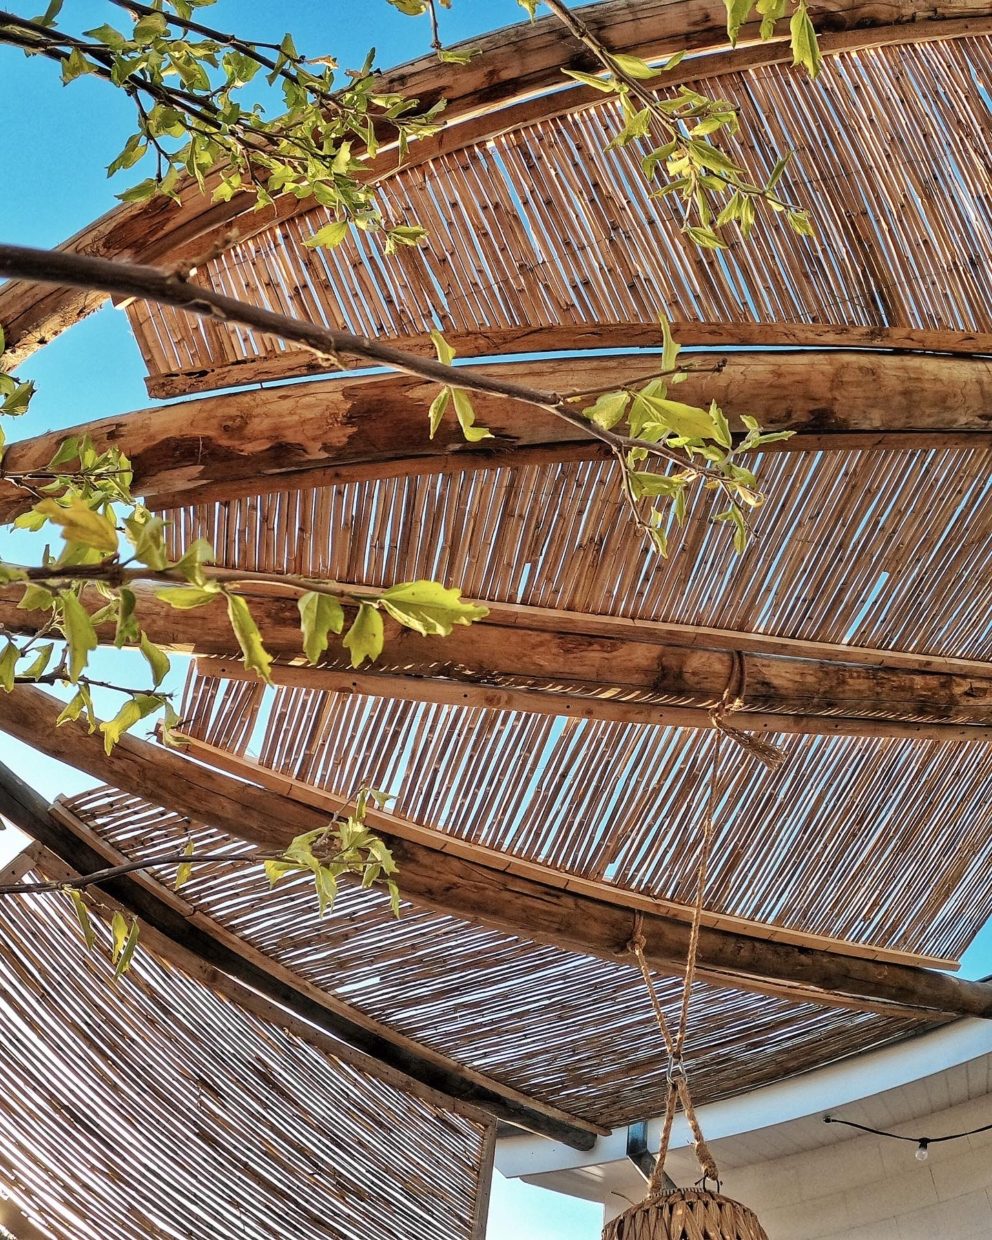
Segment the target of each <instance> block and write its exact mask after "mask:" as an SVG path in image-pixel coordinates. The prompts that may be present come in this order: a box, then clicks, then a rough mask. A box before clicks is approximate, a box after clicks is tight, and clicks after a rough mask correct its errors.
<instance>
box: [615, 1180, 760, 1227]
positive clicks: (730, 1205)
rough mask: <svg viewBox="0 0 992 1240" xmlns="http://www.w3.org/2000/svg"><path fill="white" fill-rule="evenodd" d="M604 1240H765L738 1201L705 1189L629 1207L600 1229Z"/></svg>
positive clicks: (653, 1198)
mask: <svg viewBox="0 0 992 1240" xmlns="http://www.w3.org/2000/svg"><path fill="white" fill-rule="evenodd" d="M603 1240H768V1236H767V1235H766V1234H765V1229H764V1228H763V1227H762V1226H761V1224H760V1223H759V1222H758V1219H757V1216H756V1215H755V1214H754V1213H753V1212H752V1211H751V1210H749V1209H748V1208H747V1206H742V1205H741V1203H740V1202H739V1201H734V1200H732V1199H731V1198H730V1197H724V1196H722V1195H721V1194H720V1193H714V1192H710V1191H709V1189H705V1188H677V1189H675V1190H674V1191H673V1192H670V1193H660V1194H658V1195H655V1196H651V1197H648V1198H646V1199H645V1200H644V1201H642V1202H640V1204H639V1205H636V1206H631V1208H630V1209H629V1210H625V1211H624V1213H623V1214H620V1215H618V1216H617V1217H616V1218H615V1219H613V1220H612V1221H611V1222H609V1223H607V1224H606V1226H605V1228H604V1229H603Z"/></svg>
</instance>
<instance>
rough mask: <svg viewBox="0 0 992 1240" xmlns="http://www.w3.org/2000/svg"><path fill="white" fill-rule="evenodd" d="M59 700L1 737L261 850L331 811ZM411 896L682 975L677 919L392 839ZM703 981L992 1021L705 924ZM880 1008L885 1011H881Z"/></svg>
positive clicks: (45, 700)
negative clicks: (70, 716) (102, 728)
mask: <svg viewBox="0 0 992 1240" xmlns="http://www.w3.org/2000/svg"><path fill="white" fill-rule="evenodd" d="M60 709H61V703H60V702H58V701H56V700H55V699H53V698H51V697H49V696H48V695H47V694H45V693H42V692H41V691H40V690H37V689H30V688H25V687H23V686H21V687H17V688H15V689H14V690H13V692H11V693H6V694H0V730H3V731H5V732H7V733H8V734H9V735H11V736H14V737H16V738H17V739H19V740H23V741H25V742H26V743H27V744H30V745H33V746H34V747H35V748H36V749H39V750H40V751H41V752H43V753H47V754H49V755H50V756H51V757H55V758H58V759H60V760H61V761H64V762H68V763H69V764H70V765H72V766H75V767H77V768H78V769H80V770H85V771H87V772H88V773H89V774H91V775H94V776H96V777H97V778H100V779H103V780H105V781H106V782H108V783H110V784H112V785H113V786H115V787H117V788H121V789H123V790H124V791H128V792H134V793H137V794H138V795H139V796H143V797H146V798H148V799H149V800H152V801H154V802H155V803H156V804H159V805H162V806H163V807H166V808H168V809H171V810H173V811H174V812H176V813H180V814H184V815H187V816H189V817H191V818H193V819H194V820H196V821H200V822H204V823H206V824H208V825H212V826H214V827H217V828H218V829H220V830H223V831H226V832H228V833H229V834H231V835H234V836H237V837H238V838H240V839H244V840H248V841H250V842H252V843H257V844H259V845H261V846H262V847H265V848H280V847H285V846H286V844H287V843H288V842H289V840H290V839H291V838H293V837H294V836H295V835H297V834H299V833H300V832H302V831H308V830H314V829H316V828H317V827H319V826H321V825H323V824H324V823H326V820H327V815H326V814H325V813H321V812H320V811H318V810H315V809H312V808H310V807H309V806H305V805H302V804H300V803H299V802H296V801H294V800H292V799H290V798H288V797H283V796H278V795H276V794H275V793H272V792H270V791H268V790H267V789H265V788H260V787H257V786H255V785H251V784H246V783H244V782H242V781H238V780H235V779H233V778H231V776H229V775H225V774H223V772H220V771H217V770H214V769H211V768H208V767H205V766H201V765H198V764H197V763H194V762H191V761H190V760H189V759H188V758H183V757H180V756H179V755H177V754H174V753H171V752H168V751H167V750H164V749H161V748H159V747H157V746H154V745H150V744H148V743H147V742H144V741H140V740H137V739H135V738H133V737H130V736H127V737H125V738H124V739H123V740H122V742H121V743H120V744H119V745H118V746H117V747H116V748H115V749H114V752H113V754H112V755H110V756H108V755H107V754H106V753H105V752H104V749H103V745H102V743H101V740H100V738H99V736H96V735H90V734H89V733H88V732H87V731H86V729H85V728H84V727H81V726H79V725H78V724H76V723H72V724H67V725H65V726H63V727H61V728H56V727H55V719H56V717H57V715H58V713H59V710H60ZM389 843H390V846H391V847H392V848H393V849H394V851H395V855H396V857H397V860H398V862H399V865H400V874H401V879H400V881H401V884H402V890H403V894H404V896H405V897H406V898H408V899H410V900H412V901H414V902H416V903H419V904H423V905H425V906H426V907H428V908H434V909H438V910H440V911H443V912H446V913H449V914H451V915H452V916H455V917H461V918H464V919H465V920H467V921H471V922H478V923H481V924H484V925H488V926H492V927H493V928H494V929H497V930H500V931H503V932H505V933H509V934H516V935H521V936H523V937H526V938H528V939H532V940H534V941H535V942H541V943H548V944H552V945H554V946H557V947H562V948H565V949H567V950H569V951H575V952H580V953H584V954H588V955H592V956H599V957H603V958H605V959H611V960H615V959H618V958H622V959H626V958H627V957H628V944H629V942H630V940H631V937H632V935H633V934H634V932H635V927H636V928H637V929H638V930H639V931H640V932H641V933H643V935H644V937H645V943H646V946H645V954H646V957H647V960H648V962H649V964H650V965H651V967H653V968H655V969H658V970H663V971H665V972H672V971H675V972H678V971H681V970H682V969H683V968H684V962H685V959H686V953H687V950H688V944H689V932H690V928H689V927H688V926H687V925H686V924H685V923H684V922H682V921H676V920H675V919H673V918H667V917H662V916H659V915H653V914H644V913H637V914H635V913H633V912H631V911H630V910H628V909H622V908H619V907H617V906H616V905H613V904H609V903H607V902H606V901H603V900H597V899H594V898H592V897H589V896H585V895H578V894H576V893H572V892H564V891H560V890H551V889H549V888H548V887H547V886H545V885H544V884H541V883H538V882H534V881H533V880H532V879H526V878H522V877H519V876H516V875H508V874H499V875H494V874H493V872H492V871H491V870H488V869H486V867H484V866H480V865H477V864H475V863H473V862H471V861H467V860H464V859H462V858H459V857H453V856H448V855H445V854H441V853H439V852H438V851H437V850H436V849H428V848H425V847H424V846H423V845H420V844H415V843H413V842H411V841H409V840H401V839H395V838H390V840H389ZM699 968H700V974H701V976H704V977H707V978H710V979H711V980H714V981H716V982H718V983H720V984H722V985H728V986H739V987H741V988H743V989H755V990H758V991H760V992H761V993H767V992H768V989H769V987H774V988H775V989H776V990H777V991H778V992H779V993H782V992H784V993H788V994H789V995H790V996H791V997H793V998H796V999H806V1000H811V1001H815V1002H819V1003H823V1004H826V1005H831V1004H834V1003H837V1004H839V1005H841V1006H844V1007H850V1006H857V1007H863V1008H865V1009H866V1010H871V1011H877V1010H883V1009H884V1010H888V1011H898V1012H899V1013H900V1014H905V1013H908V1012H913V1013H914V1014H916V1015H918V1016H919V1017H920V1019H928V1020H929V1019H931V1018H932V1017H933V1016H934V1015H938V1016H978V1017H982V1018H983V1019H992V985H990V984H988V983H984V982H970V981H963V980H962V979H960V978H955V977H951V976H950V975H948V974H944V973H934V972H930V971H929V970H926V969H918V968H912V967H910V966H908V965H899V964H880V963H876V962H875V961H866V960H858V959H855V958H853V957H850V956H841V955H839V954H836V953H832V952H827V951H822V950H813V949H810V948H802V947H796V946H794V945H792V944H788V943H773V942H766V941H765V940H763V939H760V938H758V937H756V936H749V935H742V934H733V933H729V932H727V931H722V930H715V929H711V928H710V927H705V926H704V927H703V928H702V929H701V931H700V936H699ZM887 1005H892V1006H891V1007H888V1006H887Z"/></svg>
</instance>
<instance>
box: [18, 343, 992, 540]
mask: <svg viewBox="0 0 992 1240" xmlns="http://www.w3.org/2000/svg"><path fill="white" fill-rule="evenodd" d="M654 330H655V329H654V328H652V331H654ZM687 364H688V365H689V367H690V368H699V369H698V371H695V372H694V373H692V374H691V375H690V377H689V378H688V379H687V380H686V382H685V383H684V384H683V385H682V387H681V388H680V392H679V397H680V399H682V400H686V401H688V402H689V403H691V404H708V403H709V402H710V400H716V401H717V403H718V404H720V405H721V406H722V407H723V408H725V409H726V410H727V411H728V414H729V415H730V416H731V418H733V419H734V420H735V424H736V426H737V429H741V426H740V423H739V421H737V418H738V416H739V415H740V414H741V413H749V414H753V415H754V416H756V417H757V418H758V420H759V421H760V422H761V423H762V425H764V426H766V427H768V428H772V429H791V430H795V431H796V432H797V434H796V435H795V437H794V438H792V439H789V440H786V441H784V442H783V443H782V444H778V445H773V447H775V448H778V449H781V450H785V451H800V452H802V451H810V450H816V451H830V450H832V449H841V448H843V449H850V448H871V449H879V448H890V447H891V448H916V449H918V448H920V447H923V446H931V445H932V446H939V447H948V448H950V447H964V446H968V447H983V448H984V447H990V446H992V361H990V360H988V359H985V358H964V357H950V356H933V355H929V354H927V355H920V356H914V355H912V354H900V353H886V352H871V351H863V352H858V351H855V350H844V351H837V352H833V351H823V352H818V353H808V352H781V353H770V352H764V351H757V352H753V353H743V352H729V353H707V354H699V355H697V356H694V357H692V356H690V357H689V358H688V359H687ZM656 366H657V361H656V360H655V359H654V358H653V357H650V356H645V355H644V354H643V353H632V354H627V355H624V356H602V355H596V354H592V355H589V354H587V355H585V356H581V357H574V358H568V359H567V360H562V359H548V360H546V361H542V362H509V363H504V364H501V365H498V366H487V367H484V368H483V369H485V370H486V371H487V372H488V373H491V374H496V375H502V376H504V377H507V378H512V379H514V380H515V381H517V382H521V383H524V384H529V385H532V386H535V387H540V388H544V389H547V390H552V391H554V390H565V389H567V390H571V391H589V390H591V389H598V388H601V387H603V386H605V385H607V384H610V383H615V384H617V385H618V386H621V385H623V384H625V383H633V382H636V381H637V380H640V379H644V378H646V377H648V376H649V375H650V374H651V373H652V371H653V369H654V368H655V367H656ZM433 393H434V388H433V385H431V384H429V383H425V382H423V381H420V380H417V379H414V378H412V377H410V376H407V375H399V374H390V375H382V376H379V377H377V378H371V379H370V378H356V377H353V376H345V377H342V378H334V379H328V380H325V381H323V382H313V383H294V384H289V385H286V386H282V387H274V388H271V389H270V390H268V391H266V392H265V393H264V394H260V393H258V392H256V391H250V392H227V393H224V394H222V395H218V396H208V397H205V398H201V399H199V400H191V401H184V402H179V403H177V404H174V405H167V406H165V407H159V408H154V409H142V410H138V411H137V412H135V413H127V414H122V415H120V416H115V417H109V418H101V419H99V420H97V421H93V422H89V423H87V424H85V425H83V426H79V427H76V428H74V430H75V433H77V434H80V433H83V434H87V435H89V436H90V437H91V439H92V440H93V442H94V444H95V445H96V446H97V447H98V448H101V449H102V448H107V447H118V448H120V449H121V450H122V451H123V452H124V453H125V454H126V455H127V456H128V457H129V458H130V459H131V462H132V465H133V467H134V476H135V483H134V485H135V491H136V493H139V494H142V495H144V496H145V497H146V498H147V500H148V502H149V503H150V504H151V506H152V507H175V506H178V505H180V504H191V503H200V502H208V501H209V502H213V501H215V500H227V499H234V498H237V497H238V496H241V495H246V494H260V493H264V492H267V491H275V490H281V489H285V488H294V487H304V486H313V485H332V484H337V483H340V482H345V481H354V480H358V479H365V478H381V477H395V476H402V475H406V474H414V473H427V472H447V471H456V470H462V469H469V468H483V469H485V468H492V467H495V466H497V465H521V466H522V465H527V464H533V463H534V462H536V461H541V462H552V461H556V460H574V459H594V458H596V457H599V456H601V455H604V454H605V450H604V449H603V445H601V444H599V443H597V442H596V441H595V440H593V439H591V438H589V437H583V433H582V430H581V428H578V427H575V426H572V425H571V424H570V423H567V422H565V421H563V420H562V419H560V418H556V417H554V416H553V415H551V414H547V413H543V412H542V411H541V410H539V409H535V408H534V407H533V406H528V405H523V404H522V403H520V402H518V401H513V400H507V399H502V398H500V397H498V396H487V395H485V394H480V395H479V396H478V397H477V398H476V400H475V406H476V409H477V412H478V415H479V418H480V421H482V422H483V423H484V424H485V425H486V426H489V427H490V428H491V429H492V431H493V433H494V434H495V435H496V441H495V443H492V442H491V441H489V442H488V444H483V445H471V444H466V443H465V441H464V439H463V438H461V435H460V432H459V431H458V428H457V426H456V425H454V424H452V422H451V420H449V421H447V422H444V423H442V425H441V427H440V428H439V430H438V433H437V435H436V437H435V438H434V439H429V438H428V437H427V418H426V409H427V406H428V405H429V404H430V402H431V400H432V399H433ZM591 399H592V398H591V397H590V400H591ZM64 438H65V432H63V431H56V432H50V433H48V434H45V435H39V436H36V437H35V438H34V439H25V440H22V441H21V442H19V443H14V444H11V445H10V446H9V447H8V449H7V452H6V455H5V465H4V467H5V471H6V473H7V474H8V475H11V474H15V473H17V472H18V471H27V470H37V469H44V468H46V467H47V465H48V462H49V461H50V460H51V459H52V457H53V456H54V454H55V451H56V449H57V447H58V445H59V444H60V443H61V442H62V440H63V439H64ZM604 459H605V457H604ZM28 504H30V496H28V495H27V494H26V493H25V492H24V490H23V489H22V488H19V487H16V486H15V485H14V484H13V483H11V482H10V481H7V480H0V520H3V521H9V520H10V519H11V518H12V517H13V516H15V515H16V514H17V513H18V512H20V511H22V510H23V509H24V508H25V506H27V505H28Z"/></svg>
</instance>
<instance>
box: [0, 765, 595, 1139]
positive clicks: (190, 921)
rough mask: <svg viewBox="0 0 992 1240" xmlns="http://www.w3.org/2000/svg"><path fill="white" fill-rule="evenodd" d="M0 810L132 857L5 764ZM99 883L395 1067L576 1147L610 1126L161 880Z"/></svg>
mask: <svg viewBox="0 0 992 1240" xmlns="http://www.w3.org/2000/svg"><path fill="white" fill-rule="evenodd" d="M0 812H2V813H3V814H4V815H5V816H6V817H8V818H9V819H10V820H11V821H12V822H13V823H14V824H15V825H16V826H18V827H20V828H21V829H22V830H23V831H25V832H27V834H28V835H30V836H31V837H32V838H33V839H35V840H37V841H38V842H39V843H41V844H43V845H44V846H45V847H46V848H50V849H51V850H52V851H53V852H54V853H55V854H56V855H57V856H58V857H59V858H60V859H61V860H62V861H64V862H66V863H67V864H68V865H71V866H72V867H73V868H74V869H76V870H78V871H80V872H82V873H93V872H95V871H96V870H100V869H102V868H103V867H104V866H106V865H116V864H118V863H119V862H120V861H121V860H129V859H130V858H124V857H123V854H120V853H118V852H117V850H116V849H114V848H110V847H109V846H108V845H107V844H106V843H105V842H104V841H103V840H101V839H100V838H99V837H98V836H96V835H95V833H94V832H92V831H90V830H89V828H87V826H86V824H85V823H82V822H80V821H79V820H78V819H77V818H76V817H75V816H74V815H73V814H71V813H70V812H69V811H68V810H67V809H66V808H65V806H64V805H59V804H55V805H52V806H48V805H46V803H45V801H44V800H43V798H42V797H41V796H39V794H38V793H37V792H35V791H34V789H32V788H31V787H30V786H29V785H27V784H26V783H24V781H23V780H21V779H20V778H19V777H18V776H17V775H15V774H14V772H13V771H11V770H10V769H9V767H6V766H4V765H3V764H2V763H0ZM324 817H325V820H326V815H325V816H324ZM100 887H101V889H105V890H106V892H107V893H108V895H110V896H111V897H112V898H114V899H115V900H117V901H118V902H119V903H121V904H122V905H123V906H124V907H125V908H127V909H129V910H130V911H131V912H132V913H134V914H136V915H137V916H138V917H140V918H141V919H142V921H144V922H146V923H147V924H148V925H150V926H151V927H153V928H154V929H155V930H156V931H158V933H159V934H161V935H162V936H164V937H165V938H166V939H167V940H168V941H170V942H172V943H174V944H176V945H178V946H179V947H180V948H182V949H184V950H185V952H187V953H191V954H193V955H194V956H195V957H197V958H198V959H199V960H200V961H201V962H203V963H204V964H206V965H208V966H211V967H212V968H214V969H220V970H222V971H223V972H224V973H225V974H226V975H227V976H229V977H232V978H234V979H236V980H237V981H239V982H241V983H243V984H245V985H246V986H249V987H251V988H252V989H254V990H257V991H258V992H259V993H261V994H262V995H265V996H266V997H268V998H269V999H271V1000H274V1001H275V1002H276V1003H278V1004H280V1005H282V1006H283V1007H284V1008H286V1009H288V1010H289V1011H290V1012H291V1013H293V1014H294V1015H295V1016H297V1017H300V1018H302V1019H303V1020H305V1021H308V1022H309V1023H310V1024H311V1025H315V1026H316V1027H317V1028H318V1029H322V1030H324V1031H325V1032H326V1033H330V1034H333V1035H334V1036H335V1037H336V1038H341V1039H343V1040H344V1042H345V1043H346V1046H348V1047H353V1048H355V1049H357V1050H358V1051H359V1052H361V1053H362V1054H363V1055H367V1056H369V1057H370V1058H371V1059H373V1060H375V1061H376V1062H377V1063H382V1064H384V1065H386V1067H387V1069H389V1070H392V1071H394V1072H396V1073H399V1074H402V1076H404V1077H406V1078H409V1079H410V1080H413V1081H416V1082H419V1083H420V1084H422V1085H425V1086H427V1087H428V1088H429V1089H431V1090H435V1091H437V1092H438V1093H441V1094H444V1095H447V1096H448V1097H450V1098H454V1099H458V1100H459V1101H461V1102H466V1103H468V1104H469V1105H471V1106H476V1107H480V1108H482V1109H484V1110H486V1111H488V1112H489V1113H490V1114H492V1115H496V1116H498V1117H499V1118H500V1119H504V1120H507V1121H508V1122H510V1123H513V1124H519V1125H521V1126H523V1127H525V1128H528V1129H529V1130H530V1131H532V1132H537V1133H540V1134H541V1135H543V1136H548V1137H551V1138H552V1139H554V1140H558V1141H564V1142H565V1143H566V1144H570V1145H572V1146H573V1147H574V1148H576V1149H590V1148H591V1147H592V1145H593V1144H594V1142H595V1138H596V1136H597V1135H602V1134H603V1133H604V1132H605V1131H606V1130H605V1129H603V1128H601V1127H600V1126H599V1125H596V1124H591V1123H588V1122H587V1121H585V1120H582V1119H579V1118H577V1117H576V1116H572V1115H569V1114H568V1113H567V1112H564V1111H560V1110H558V1108H556V1107H551V1106H548V1105H547V1104H545V1103H541V1102H539V1101H537V1100H536V1099H532V1098H529V1097H528V1096H526V1095H524V1094H521V1093H520V1092H519V1091H518V1090H514V1089H511V1088H510V1087H509V1086H505V1085H503V1084H502V1083H501V1082H499V1081H495V1080H493V1079H491V1078H490V1077H486V1076H484V1075H483V1074H482V1073H479V1072H476V1071H475V1070H474V1069H471V1068H468V1067H466V1066H465V1065H463V1064H459V1063H456V1062H455V1061H454V1060H451V1059H447V1058H446V1057H445V1056H444V1055H440V1054H438V1053H437V1052H436V1051H432V1050H431V1049H430V1048H428V1047H425V1046H421V1045H420V1044H419V1043H417V1042H414V1041H413V1040H412V1039H410V1038H407V1037H404V1036H403V1035H402V1034H399V1033H397V1032H396V1030H394V1029H391V1028H390V1027H389V1026H388V1025H384V1024H382V1023H381V1022H379V1021H376V1020H373V1019H372V1018H370V1017H368V1016H366V1015H365V1013H363V1012H361V1011H359V1010H358V1009H357V1008H354V1007H352V1006H351V1005H350V1004H348V1003H345V1002H344V1001H343V1000H341V999H340V998H338V997H337V996H336V995H332V994H330V993H328V992H327V991H324V990H322V989H320V987H318V986H314V985H313V984H311V983H309V982H306V981H304V979H302V978H300V977H298V976H297V975H296V974H295V973H293V972H292V970H290V969H287V968H285V967H284V966H282V965H280V964H278V963H277V962H275V961H273V960H269V959H268V958H267V957H266V956H265V954H264V953H263V952H260V951H258V950H257V949H255V948H253V947H252V946H251V945H250V944H248V943H246V942H245V941H244V940H242V939H240V938H238V937H237V936H236V935H233V934H231V933H230V932H228V931H226V930H225V929H224V928H223V927H222V926H220V925H218V924H217V923H216V922H215V921H213V919H212V918H210V917H208V916H206V915H205V914H203V913H202V912H200V911H199V910H197V909H196V908H195V907H194V906H193V905H191V904H189V903H188V902H187V901H186V900H184V899H182V898H181V897H180V896H177V895H176V894H175V893H174V892H172V891H170V890H169V889H168V888H166V887H164V886H162V885H161V884H160V883H158V882H157V881H155V879H154V878H150V877H148V876H143V875H140V874H133V875H125V876H122V877H120V878H115V879H112V880H110V881H108V882H106V883H101V884H100Z"/></svg>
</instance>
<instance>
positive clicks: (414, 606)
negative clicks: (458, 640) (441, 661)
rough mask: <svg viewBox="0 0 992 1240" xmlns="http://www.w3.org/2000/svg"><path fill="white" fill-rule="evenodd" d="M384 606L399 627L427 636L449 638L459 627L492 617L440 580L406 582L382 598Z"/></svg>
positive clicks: (393, 587) (386, 592) (485, 609)
mask: <svg viewBox="0 0 992 1240" xmlns="http://www.w3.org/2000/svg"><path fill="white" fill-rule="evenodd" d="M379 601H380V603H381V604H382V606H383V607H384V608H385V610H386V611H387V612H389V614H390V615H391V616H392V617H393V619H394V620H397V621H398V622H399V623H400V624H402V625H403V626H404V627H406V628H408V629H413V630H414V631H415V632H417V633H420V634H422V635H423V636H424V637H447V636H448V634H449V633H450V632H451V630H452V629H453V628H454V626H455V625H456V624H472V623H473V621H476V620H481V619H483V617H485V616H488V615H489V611H488V609H487V608H485V607H479V606H478V605H477V604H475V603H465V602H463V601H462V597H461V595H460V593H459V592H458V590H456V589H448V588H446V587H445V586H442V585H441V584H440V582H437V581H404V582H401V583H400V584H399V585H395V586H390V588H389V589H388V590H386V591H385V593H383V594H382V595H381V596H380V599H379Z"/></svg>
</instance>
